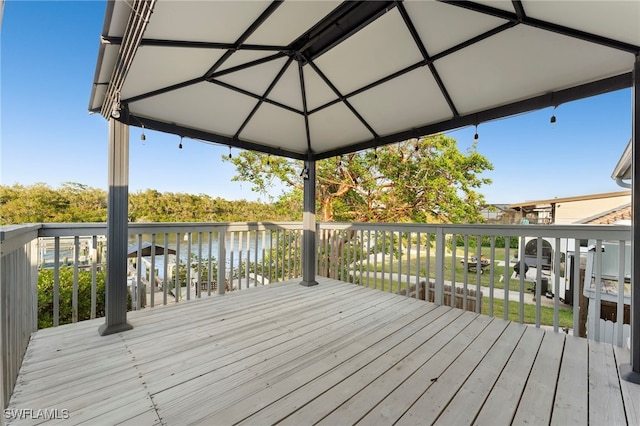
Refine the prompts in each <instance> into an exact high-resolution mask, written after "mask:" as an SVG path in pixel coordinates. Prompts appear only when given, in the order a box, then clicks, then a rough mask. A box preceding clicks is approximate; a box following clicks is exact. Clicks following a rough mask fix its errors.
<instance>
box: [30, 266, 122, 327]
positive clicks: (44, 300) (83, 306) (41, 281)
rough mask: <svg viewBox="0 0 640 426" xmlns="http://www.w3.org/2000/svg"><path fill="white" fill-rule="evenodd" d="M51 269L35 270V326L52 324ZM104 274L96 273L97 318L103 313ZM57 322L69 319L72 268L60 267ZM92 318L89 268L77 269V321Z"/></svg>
mask: <svg viewBox="0 0 640 426" xmlns="http://www.w3.org/2000/svg"><path fill="white" fill-rule="evenodd" d="M53 281H54V270H53V269H43V270H41V271H40V273H39V274H38V328H47V327H52V326H53ZM105 283H106V274H105V272H104V271H98V272H97V273H96V318H99V317H104V315H105V288H106V284H105ZM59 290H60V293H59V295H60V303H59V317H58V318H59V322H58V323H59V324H60V325H62V324H69V323H71V322H72V318H73V317H72V314H73V308H72V300H73V268H69V267H62V268H60V289H59ZM127 308H128V309H130V308H131V296H130V295H127ZM88 319H91V271H82V270H81V271H78V321H83V320H88Z"/></svg>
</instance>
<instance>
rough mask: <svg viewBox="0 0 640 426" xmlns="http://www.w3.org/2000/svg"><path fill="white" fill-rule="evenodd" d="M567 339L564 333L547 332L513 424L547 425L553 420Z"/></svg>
mask: <svg viewBox="0 0 640 426" xmlns="http://www.w3.org/2000/svg"><path fill="white" fill-rule="evenodd" d="M564 340H565V335H564V334H560V333H545V335H544V338H543V339H542V344H541V345H540V349H539V351H538V355H537V356H536V360H535V361H534V364H533V368H532V369H531V373H530V374H529V378H528V380H527V384H526V386H525V388H524V392H523V393H522V400H521V402H520V404H519V405H518V409H517V411H516V415H515V417H514V419H513V424H516V425H519V424H527V423H528V424H530V423H533V424H548V423H549V421H550V420H551V411H552V409H553V399H554V395H555V392H556V380H557V377H558V372H559V370H560V361H561V360H562V350H563V348H564Z"/></svg>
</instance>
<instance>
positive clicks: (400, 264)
mask: <svg viewBox="0 0 640 426" xmlns="http://www.w3.org/2000/svg"><path fill="white" fill-rule="evenodd" d="M403 251H404V249H403V247H402V232H398V280H397V283H398V284H397V286H398V287H397V288H396V294H400V291H401V290H402V252H403Z"/></svg>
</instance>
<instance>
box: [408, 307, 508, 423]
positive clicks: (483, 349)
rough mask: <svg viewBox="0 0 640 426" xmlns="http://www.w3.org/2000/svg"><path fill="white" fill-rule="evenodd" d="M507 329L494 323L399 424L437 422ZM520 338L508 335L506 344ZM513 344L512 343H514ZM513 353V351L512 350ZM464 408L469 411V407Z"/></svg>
mask: <svg viewBox="0 0 640 426" xmlns="http://www.w3.org/2000/svg"><path fill="white" fill-rule="evenodd" d="M508 325H509V322H508V321H504V320H499V319H494V320H493V321H492V322H491V323H490V324H489V325H488V326H487V327H486V328H485V329H484V330H483V331H482V332H481V333H480V334H479V335H478V337H477V338H476V339H475V340H474V341H473V342H471V344H470V345H469V346H468V347H467V349H466V350H465V351H464V352H463V353H462V354H460V356H458V357H456V359H455V361H453V362H452V363H451V365H450V366H448V367H447V369H446V370H444V371H443V372H442V374H440V375H439V376H438V380H437V381H435V382H434V383H433V384H432V385H431V386H429V388H428V389H427V390H426V391H425V392H424V393H423V394H422V395H421V396H420V398H418V400H416V402H415V403H414V404H413V405H412V406H411V408H409V410H407V412H405V413H404V414H403V415H402V417H401V418H400V420H399V421H398V422H396V424H398V425H401V424H411V425H423V424H432V423H433V422H435V421H436V419H437V418H438V416H439V415H440V413H442V411H443V410H444V409H445V408H446V407H447V406H448V405H449V402H450V401H451V399H452V398H453V397H454V396H455V395H456V394H457V393H458V392H459V391H460V389H461V387H462V386H463V385H464V384H465V383H466V381H467V379H468V378H469V376H470V375H471V374H472V373H473V371H474V370H476V368H477V367H478V366H479V364H480V363H481V361H482V360H483V359H484V358H485V356H486V355H487V353H488V352H489V351H490V350H491V349H492V348H493V347H495V344H496V341H499V340H500V339H501V337H502V336H503V335H504V332H505V330H506V328H507V326H508ZM519 337H520V335H515V336H514V335H512V334H511V333H507V336H506V338H505V339H504V340H505V342H506V343H507V346H508V345H509V344H511V345H512V346H515V344H516V343H517V341H518V339H519ZM511 340H513V341H512V342H511ZM499 349H503V348H499ZM510 351H512V349H509V352H510ZM464 406H465V407H466V403H465V404H464ZM458 409H459V408H458Z"/></svg>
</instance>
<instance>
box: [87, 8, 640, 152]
mask: <svg viewBox="0 0 640 426" xmlns="http://www.w3.org/2000/svg"><path fill="white" fill-rule="evenodd" d="M639 53H640V2H638V1H534V0H523V1H513V2H508V1H474V2H468V1H459V2H446V1H445V2H437V1H405V2H394V1H367V2H352V1H345V2H340V1H284V2H278V1H273V2H271V1H162V0H159V1H155V0H148V1H141V0H136V1H133V2H125V1H117V2H112V1H110V2H109V3H108V7H107V12H106V18H105V24H104V28H103V33H102V44H101V47H100V52H99V58H98V64H97V69H96V73H95V80H94V86H93V91H92V94H91V100H90V105H89V108H90V110H92V111H95V112H101V113H102V114H103V115H104V116H105V117H110V116H113V117H114V118H115V117H118V118H117V119H118V120H120V121H122V122H124V123H126V124H129V125H132V126H138V127H141V126H144V127H145V128H149V129H155V130H159V131H163V132H169V133H174V134H177V135H180V136H185V137H191V138H195V139H200V140H203V141H209V142H213V143H219V144H224V145H229V146H234V147H239V148H245V149H254V150H258V151H262V152H268V153H271V154H275V155H283V156H288V157H292V158H298V159H310V160H317V159H322V158H326V157H329V156H334V155H339V154H343V153H347V152H352V151H357V150H361V149H365V148H371V147H374V146H378V145H383V144H387V143H392V142H397V141H401V140H404V139H408V138H412V137H419V136H423V135H427V134H432V133H435V132H440V131H446V130H449V129H453V128H458V127H461V126H466V125H474V124H479V123H481V122H483V121H487V120H491V119H495V118H499V117H504V116H508V115H512V114H516V113H520V112H524V111H529V110H533V109H539V108H544V107H548V106H557V105H559V104H562V103H564V102H568V101H571V100H575V99H579V98H584V97H588V96H592V95H596V94H600V93H605V92H609V91H613V90H617V89H621V88H625V87H630V86H631V85H632V70H633V68H634V62H635V61H636V55H638V54H639Z"/></svg>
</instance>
